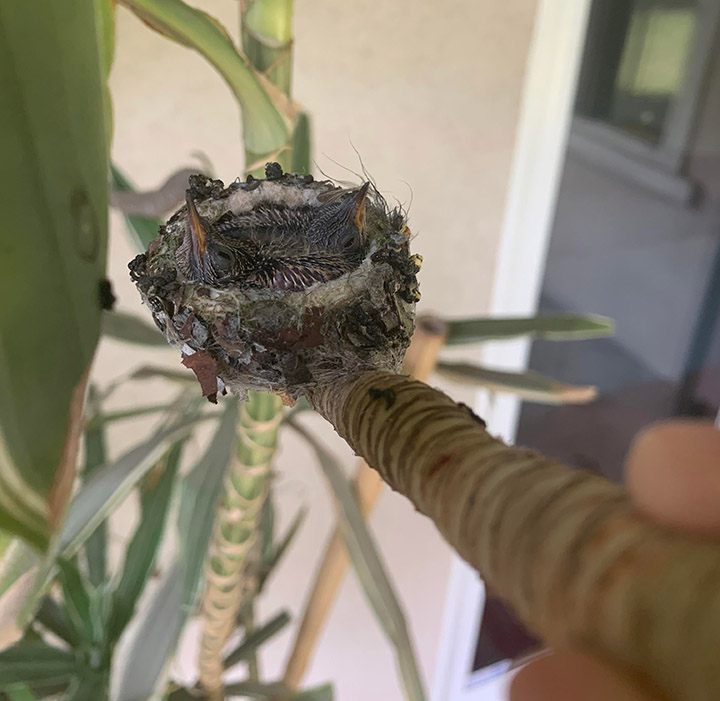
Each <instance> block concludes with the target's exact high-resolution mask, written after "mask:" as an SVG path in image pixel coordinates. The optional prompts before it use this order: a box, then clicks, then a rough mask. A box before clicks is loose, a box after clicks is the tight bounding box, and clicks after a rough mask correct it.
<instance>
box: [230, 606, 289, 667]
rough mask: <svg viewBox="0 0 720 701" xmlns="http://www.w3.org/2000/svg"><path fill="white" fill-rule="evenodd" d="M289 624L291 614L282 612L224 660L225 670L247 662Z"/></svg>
mask: <svg viewBox="0 0 720 701" xmlns="http://www.w3.org/2000/svg"><path fill="white" fill-rule="evenodd" d="M289 622H290V614H289V613H288V612H287V611H281V612H280V613H279V614H277V616H275V617H274V618H272V619H271V620H269V621H268V622H267V623H266V624H265V625H264V626H261V627H260V628H256V629H255V630H254V631H253V632H252V633H250V635H248V636H247V637H246V638H245V639H244V640H243V641H242V642H241V643H240V644H239V645H238V646H237V647H236V648H235V649H234V650H233V651H232V652H230V653H229V654H228V656H227V657H226V658H225V659H224V661H223V666H224V667H225V669H229V668H230V667H233V666H234V665H236V664H238V662H243V661H245V660H247V659H248V658H249V657H250V656H251V655H252V654H253V653H254V652H256V651H257V649H258V648H259V647H260V646H261V645H262V644H263V643H265V642H267V641H268V640H270V638H272V637H273V636H274V635H276V634H277V633H279V632H280V631H281V630H282V629H283V628H284V627H285V626H286V625H287V624H288V623H289Z"/></svg>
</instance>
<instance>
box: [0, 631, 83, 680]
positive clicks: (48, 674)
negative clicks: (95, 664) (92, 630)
mask: <svg viewBox="0 0 720 701" xmlns="http://www.w3.org/2000/svg"><path fill="white" fill-rule="evenodd" d="M82 671H83V668H82V666H81V665H80V663H79V662H78V661H77V658H76V657H75V655H74V654H73V653H72V652H68V651H67V650H60V649H59V648H56V647H52V646H51V645H48V644H47V643H44V642H43V641H41V640H26V639H23V640H20V641H19V642H17V643H15V644H14V645H11V646H10V647H9V648H6V649H5V650H3V651H2V652H0V689H2V688H5V687H7V686H9V685H10V684H29V685H31V686H32V685H33V684H34V683H35V682H51V681H53V682H54V681H63V680H69V679H72V678H73V677H74V676H76V675H78V674H80V673H82Z"/></svg>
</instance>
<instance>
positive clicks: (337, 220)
mask: <svg viewBox="0 0 720 701" xmlns="http://www.w3.org/2000/svg"><path fill="white" fill-rule="evenodd" d="M189 185H190V187H189V189H188V191H187V200H186V202H187V203H186V205H185V206H183V207H182V208H181V209H179V210H178V211H177V212H176V213H175V214H174V215H173V216H172V217H171V218H170V219H169V221H168V222H167V224H165V225H164V226H161V227H160V233H159V236H158V237H157V238H156V239H155V240H154V241H152V242H151V243H150V245H149V246H148V250H147V252H146V253H143V254H141V255H139V256H137V257H136V258H135V259H134V260H133V261H132V262H131V263H130V265H129V267H130V271H131V273H130V274H131V276H132V278H133V280H134V281H135V284H136V285H137V287H138V290H139V291H140V294H141V297H142V299H143V302H144V303H145V304H147V306H148V307H149V309H150V310H151V312H152V315H153V319H154V320H155V323H156V324H157V326H158V328H159V329H160V330H161V331H162V332H163V333H164V334H165V336H166V338H167V340H168V342H169V343H170V344H171V345H173V346H175V347H177V348H180V349H181V351H182V354H183V363H184V364H185V365H187V366H188V367H191V368H192V369H193V370H194V372H195V374H196V375H197V377H198V379H199V380H200V383H201V385H202V389H203V394H204V395H205V396H207V397H208V398H209V399H210V400H211V401H215V400H216V396H217V393H218V391H224V389H225V388H227V389H228V390H229V391H231V392H233V393H236V394H240V395H245V393H246V392H247V390H249V389H250V390H259V391H269V392H275V393H277V394H280V395H281V396H283V397H284V398H286V399H287V400H288V401H290V402H292V401H293V400H294V399H296V398H298V397H299V396H302V395H303V394H306V393H307V392H309V391H311V390H313V389H315V388H317V387H318V386H321V385H327V384H329V383H332V382H334V381H336V380H337V379H339V378H341V377H342V378H346V377H348V376H353V375H356V374H360V373H362V372H365V371H369V370H374V369H387V370H392V371H397V370H399V368H400V365H401V363H402V359H403V356H404V354H405V350H406V349H407V346H408V345H409V342H410V337H411V335H412V331H413V324H414V313H415V304H416V302H417V301H418V299H419V292H418V286H417V280H416V273H417V272H418V270H419V267H420V258H419V256H412V255H411V254H410V250H409V229H408V228H407V226H406V221H405V215H404V212H403V211H402V209H401V208H399V207H398V208H396V209H390V208H389V207H388V205H387V203H386V202H385V200H384V199H383V198H382V196H381V195H380V194H379V193H378V192H377V190H376V189H375V188H374V187H373V186H372V185H370V184H369V183H365V184H364V185H362V186H360V187H357V188H342V187H338V186H337V185H335V184H334V183H332V182H330V181H316V180H314V179H313V178H312V176H310V175H291V174H284V173H283V172H282V169H281V168H280V166H279V165H278V164H275V163H269V164H268V165H267V167H266V178H265V179H255V178H253V177H251V176H249V177H248V179H247V180H246V181H245V182H240V181H236V182H233V183H231V184H230V185H229V186H228V187H224V185H223V183H222V182H221V181H219V180H211V179H209V178H207V177H205V176H202V175H196V176H192V177H191V178H190V182H189Z"/></svg>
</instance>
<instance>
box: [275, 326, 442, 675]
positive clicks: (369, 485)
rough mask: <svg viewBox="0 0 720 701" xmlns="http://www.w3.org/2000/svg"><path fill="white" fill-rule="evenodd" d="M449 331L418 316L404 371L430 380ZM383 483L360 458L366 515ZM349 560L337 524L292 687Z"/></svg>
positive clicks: (295, 651)
mask: <svg viewBox="0 0 720 701" xmlns="http://www.w3.org/2000/svg"><path fill="white" fill-rule="evenodd" d="M446 335H447V324H446V323H445V322H444V321H442V320H441V319H437V318H435V317H431V316H427V315H426V316H420V317H418V319H417V326H416V328H415V333H414V334H413V337H412V342H411V344H410V347H409V348H408V351H407V354H406V355H405V362H404V363H403V369H404V371H405V372H407V373H408V374H409V375H412V376H413V377H416V378H418V379H419V380H427V378H428V377H429V376H430V374H431V373H432V371H433V369H434V368H435V363H436V361H437V356H438V353H439V352H440V349H441V348H442V347H443V344H444V342H445V336H446ZM383 484H384V483H383V481H382V478H381V477H380V475H379V474H378V473H377V471H376V470H373V469H372V468H371V467H369V466H368V464H367V463H366V462H365V461H364V460H360V461H359V464H358V467H357V470H356V471H355V476H354V478H353V487H354V489H355V495H356V498H357V502H358V505H359V506H360V511H361V512H362V515H363V516H364V517H365V518H367V517H368V516H369V515H370V514H371V513H372V511H373V509H374V508H375V504H376V503H377V500H378V498H379V496H380V494H381V493H382V488H383ZM349 564H350V559H349V557H348V554H347V550H346V549H345V541H344V540H343V535H342V533H341V531H340V529H339V528H336V529H335V530H334V531H333V534H332V536H331V537H330V540H329V541H328V544H327V546H326V548H325V555H324V556H323V559H322V562H321V563H320V567H318V570H317V572H316V574H315V580H314V581H313V586H312V589H311V590H310V595H309V596H308V599H307V603H306V604H305V608H304V611H303V617H302V621H301V622H300V626H299V627H298V631H297V635H296V637H295V642H294V643H293V647H292V650H291V652H290V657H289V658H288V661H287V664H286V666H285V675H284V677H283V682H284V684H285V686H287V687H288V688H289V689H297V688H298V687H299V686H300V682H301V681H302V678H303V676H304V675H305V672H306V670H307V667H308V664H309V663H310V660H311V659H312V655H313V653H314V652H315V648H316V647H317V643H318V640H319V638H320V633H321V632H322V630H323V628H324V626H325V622H326V621H327V618H328V615H329V614H330V607H331V606H332V604H333V602H334V601H335V599H336V598H337V594H338V591H339V589H340V585H341V584H342V581H343V578H344V577H345V573H346V572H347V569H348V566H349Z"/></svg>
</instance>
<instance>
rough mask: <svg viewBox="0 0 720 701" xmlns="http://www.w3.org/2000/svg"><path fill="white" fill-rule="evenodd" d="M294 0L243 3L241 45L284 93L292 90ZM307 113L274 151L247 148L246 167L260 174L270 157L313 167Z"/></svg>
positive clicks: (303, 168)
mask: <svg viewBox="0 0 720 701" xmlns="http://www.w3.org/2000/svg"><path fill="white" fill-rule="evenodd" d="M292 17H293V0H246V1H245V2H243V4H242V10H241V20H240V31H241V36H242V47H243V51H244V53H245V55H246V56H247V57H248V60H249V61H250V63H251V65H252V66H253V68H255V69H256V70H258V71H260V72H261V73H262V74H263V75H264V76H265V77H266V78H267V79H268V80H269V81H270V83H272V84H273V85H274V86H275V87H276V88H278V89H279V90H280V91H281V92H282V93H283V94H284V95H287V96H288V97H290V95H291V94H292V62H293V61H292V59H293V53H292V48H293V38H292ZM247 143H248V142H247V139H246V144H247ZM309 154H310V149H309V128H308V124H307V115H305V114H304V113H300V114H299V115H298V117H297V119H296V120H295V124H294V127H293V130H292V133H291V134H290V136H289V139H288V142H287V144H285V146H284V147H283V148H281V149H280V150H276V151H274V152H265V153H259V152H257V151H254V150H252V149H250V148H247V147H246V149H245V169H246V171H247V172H248V173H252V174H254V175H259V176H261V175H262V173H263V167H264V165H265V162H266V161H268V160H273V161H277V162H278V163H280V165H281V166H282V167H283V169H285V170H286V171H291V172H306V173H307V172H309V171H310V157H309Z"/></svg>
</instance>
